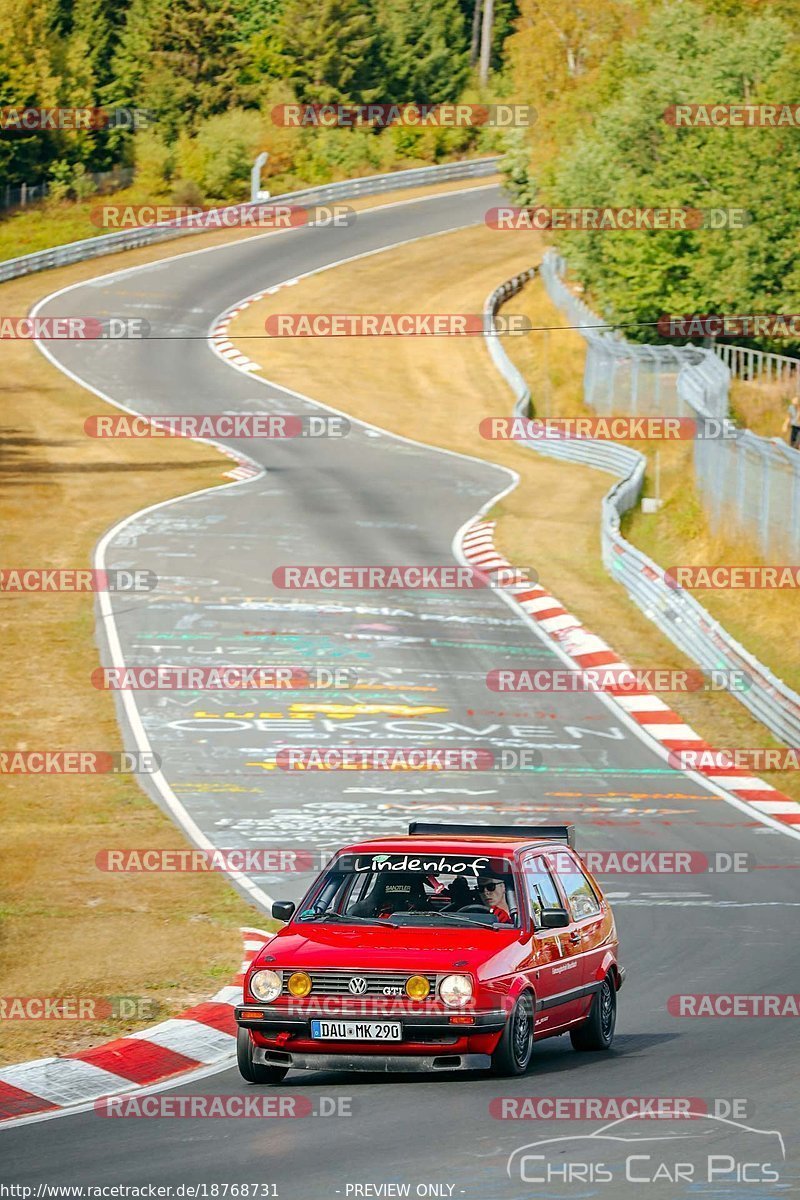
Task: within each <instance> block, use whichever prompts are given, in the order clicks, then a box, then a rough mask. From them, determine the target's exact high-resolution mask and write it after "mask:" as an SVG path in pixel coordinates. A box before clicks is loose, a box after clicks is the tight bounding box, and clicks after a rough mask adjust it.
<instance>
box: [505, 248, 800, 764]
mask: <svg viewBox="0 0 800 1200" xmlns="http://www.w3.org/2000/svg"><path fill="white" fill-rule="evenodd" d="M534 273H535V272H534V270H533V269H530V270H528V271H524V272H523V273H522V274H520V275H515V276H514V278H513V279H509V280H508V281H507V282H506V283H503V284H501V285H500V287H498V288H496V289H495V290H494V291H493V292H492V293H491V295H490V296H489V297H487V300H486V303H485V305H484V314H485V316H486V317H491V318H492V319H493V318H494V316H495V314H496V313H497V311H498V309H499V308H500V306H501V305H502V304H503V303H504V302H505V301H506V300H507V299H508V297H509V296H513V295H515V294H516V293H517V292H519V291H520V289H521V288H522V287H523V285H524V284H525V283H526V281H527V280H529V279H531V278H533V275H534ZM576 303H577V304H580V301H577V302H576ZM586 311H587V312H588V311H589V310H588V309H587V310H586ZM592 321H593V323H596V318H594V317H593V316H592ZM487 326H488V321H487ZM486 340H487V345H488V349H489V353H490V354H491V356H492V359H493V361H494V364H495V366H496V367H497V369H498V371H499V372H500V373H501V375H502V376H503V377H504V379H506V381H507V382H508V384H509V386H510V387H511V389H512V391H513V393H514V397H515V404H514V413H515V415H519V416H528V415H529V411H530V400H531V394H530V390H529V388H528V385H527V384H526V382H525V380H524V378H523V376H522V374H521V372H520V371H519V370H518V369H517V367H516V366H515V365H514V364H513V363H512V362H511V360H510V359H509V357H508V355H507V354H506V352H505V349H504V348H503V346H502V343H501V339H500V337H499V336H497V335H494V334H492V333H490V332H487V334H486ZM667 352H668V353H673V352H672V351H670V350H669V348H668V349H667ZM521 444H523V445H525V446H527V447H528V448H529V449H531V450H535V451H536V452H537V453H539V454H545V455H547V456H549V457H550V458H561V459H566V460H568V461H570V462H575V463H580V464H582V465H583V466H588V467H596V468H598V470H601V471H608V472H609V473H610V474H612V475H615V476H616V477H617V482H616V483H615V484H614V485H613V487H612V488H611V489H610V490H609V491H608V492H607V493H606V495H605V496H604V497H603V504H602V514H601V542H602V553H603V564H604V566H605V567H606V570H607V571H609V572H610V574H611V575H612V576H613V577H614V578H615V579H616V580H618V581H619V582H620V583H621V584H622V585H623V587H624V588H625V589H626V591H627V592H628V595H629V596H630V597H631V599H632V600H633V601H634V602H635V603H636V604H637V605H638V607H639V608H640V609H641V610H642V612H643V613H644V614H645V616H646V617H648V619H649V620H651V621H653V622H654V623H655V624H656V625H657V626H658V628H659V629H660V630H661V632H662V633H664V634H666V636H667V637H668V638H669V639H670V641H672V642H674V644H675V645H676V646H677V647H678V648H679V649H680V650H682V651H684V653H686V654H688V655H689V657H690V658H692V659H694V661H695V662H696V663H698V665H699V666H700V667H702V668H703V669H704V670H708V671H711V670H723V671H725V670H728V671H733V670H735V671H742V672H744V673H745V675H746V676H747V679H748V680H749V686H748V688H747V690H742V691H739V690H737V691H732V692H731V695H733V696H735V697H736V699H737V700H739V701H740V702H741V703H742V704H743V705H744V706H745V707H746V708H748V709H749V710H750V712H751V713H752V714H753V716H754V717H756V718H757V719H758V720H759V721H761V722H762V723H763V724H764V725H766V726H767V728H768V729H769V730H770V732H771V733H773V734H774V735H775V737H776V738H778V739H780V740H781V741H783V742H785V743H787V745H790V746H797V745H800V696H799V695H798V694H797V693H796V692H794V691H792V689H791V688H789V687H787V685H786V684H785V683H783V682H782V680H780V679H778V678H777V676H776V675H774V674H773V673H772V671H770V670H769V668H768V667H766V666H764V664H763V663H761V662H759V661H758V659H757V658H755V657H754V656H753V655H752V654H750V653H749V652H748V651H747V650H745V648H744V647H743V646H741V645H740V644H739V643H738V642H737V641H735V640H734V638H732V637H731V636H730V634H729V633H727V632H726V631H725V629H723V627H722V626H721V625H720V624H719V622H718V621H715V620H714V618H713V617H712V616H711V615H710V614H709V613H708V612H706V610H705V609H704V608H703V606H702V605H701V604H699V603H698V602H697V600H695V599H694V597H693V596H691V595H689V593H688V592H685V591H682V590H680V589H674V588H671V587H669V586H668V584H667V583H666V582H665V579H664V572H663V570H662V569H661V567H659V566H658V564H657V563H655V562H653V560H652V559H651V558H648V557H647V555H646V554H643V553H642V552H641V551H640V550H637V549H636V547H635V546H632V545H631V543H630V542H628V541H626V540H625V538H624V537H622V535H621V534H620V521H621V518H622V516H623V514H624V513H626V512H628V511H629V510H630V509H631V508H633V507H634V505H635V504H637V502H638V500H639V497H640V495H641V491H642V484H643V481H644V474H645V468H646V459H645V457H644V455H642V454H640V453H639V451H638V450H634V449H632V448H631V447H629V446H623V445H619V444H617V443H614V442H606V441H599V440H595V439H588V438H587V439H583V438H580V439H578V438H575V439H564V440H561V441H558V440H551V439H547V440H545V439H541V440H540V439H537V440H536V441H528V442H524V443H521Z"/></svg>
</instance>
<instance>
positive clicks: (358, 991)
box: [347, 975, 367, 996]
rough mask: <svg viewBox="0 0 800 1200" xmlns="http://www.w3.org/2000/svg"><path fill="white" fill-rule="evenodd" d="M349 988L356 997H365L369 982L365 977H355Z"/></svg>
mask: <svg viewBox="0 0 800 1200" xmlns="http://www.w3.org/2000/svg"><path fill="white" fill-rule="evenodd" d="M347 986H348V987H349V989H350V991H351V992H352V993H353V995H354V996H363V995H364V992H365V991H366V990H367V981H366V979H365V978H364V976H363V975H354V976H353V978H352V979H351V980H350V982H349V983H348V985H347Z"/></svg>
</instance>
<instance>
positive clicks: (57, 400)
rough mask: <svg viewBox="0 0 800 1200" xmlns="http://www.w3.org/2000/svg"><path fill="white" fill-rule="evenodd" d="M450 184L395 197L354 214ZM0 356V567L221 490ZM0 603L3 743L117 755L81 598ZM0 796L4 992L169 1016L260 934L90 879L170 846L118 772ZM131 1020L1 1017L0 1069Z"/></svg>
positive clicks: (35, 359)
mask: <svg viewBox="0 0 800 1200" xmlns="http://www.w3.org/2000/svg"><path fill="white" fill-rule="evenodd" d="M449 190H452V185H442V186H440V187H436V188H425V189H422V188H420V189H415V190H413V191H410V190H409V191H398V192H393V193H387V194H386V195H385V196H382V197H373V198H368V197H367V198H364V199H362V200H357V201H354V202H353V207H355V208H357V209H360V208H366V207H370V206H374V205H381V204H389V203H392V202H394V201H397V200H400V199H407V198H412V197H415V196H421V195H427V194H432V193H439V192H444V191H449ZM251 236H254V235H253V234H252V233H248V232H246V231H237V232H234V233H230V232H228V233H209V234H199V235H197V236H192V237H188V238H183V239H181V240H179V241H177V242H166V243H162V244H160V245H157V246H152V247H149V248H147V249H142V250H136V251H131V252H127V253H124V254H117V255H113V256H108V257H104V258H101V259H97V260H95V261H94V262H91V263H84V264H79V265H76V266H73V267H67V268H63V269H61V270H58V271H51V272H47V273H46V274H40V275H33V276H30V277H28V278H25V279H21V280H15V281H12V282H10V283H6V284H3V285H2V286H0V297H1V300H0V304H1V305H2V310H3V311H4V312H5V313H7V314H13V315H21V314H24V313H26V312H28V311H29V309H30V308H31V306H32V305H33V304H34V303H35V301H36V300H38V299H39V298H40V297H41V296H42V295H44V294H46V293H49V292H51V291H54V290H56V289H57V288H60V287H65V286H67V285H68V284H70V283H77V282H80V281H81V280H84V279H89V278H91V277H92V276H94V275H98V274H104V273H106V272H108V271H113V270H116V269H119V268H120V267H124V268H127V267H130V266H135V265H138V264H141V263H147V262H152V261H155V260H157V259H161V258H167V257H172V256H174V255H177V254H183V253H185V252H186V251H188V250H193V249H197V248H202V247H205V246H212V245H218V244H221V243H223V242H228V241H231V240H238V239H239V238H242V237H251ZM0 354H1V355H2V365H3V379H2V384H0V388H1V389H2V394H3V417H2V422H1V423H0V454H1V455H2V457H0V492H2V500H3V504H4V507H5V512H6V528H7V529H8V530H9V532H8V534H7V536H6V538H5V541H4V553H3V565H6V566H14V565H17V566H22V565H26V566H47V567H60V566H65V567H68V566H75V565H79V566H86V565H88V564H89V562H90V556H91V551H92V547H93V546H94V544H95V543H96V541H97V540H98V538H99V537H100V535H101V534H102V533H103V532H104V531H105V530H106V529H108V528H109V527H110V526H111V525H113V524H114V523H115V522H116V521H118V520H120V519H121V518H122V517H124V516H126V515H127V514H129V513H131V512H134V511H136V510H137V509H139V508H142V507H143V506H144V505H146V504H152V503H155V502H157V501H159V500H163V499H167V498H168V497H171V496H178V495H183V494H185V493H187V492H191V491H194V490H196V489H198V488H203V487H209V486H214V485H215V484H219V483H222V482H227V481H226V480H225V479H224V473H225V472H226V471H228V470H230V469H231V467H232V465H233V464H232V463H231V462H230V460H229V459H227V458H225V457H223V456H222V455H220V454H218V453H217V452H216V451H214V450H213V449H211V448H209V447H208V446H203V445H199V444H195V443H193V442H188V441H182V440H177V439H176V440H173V439H168V440H167V439H165V440H158V441H149V440H142V441H136V440H133V441H128V442H124V441H120V442H115V441H96V440H92V439H89V438H86V437H85V436H84V434H83V423H84V420H85V419H86V417H87V416H90V415H93V414H96V413H99V412H102V411H104V410H105V409H106V407H107V406H106V405H104V404H103V403H102V402H101V401H100V400H98V399H97V398H96V397H94V396H93V395H90V394H89V393H87V392H85V391H84V390H83V389H81V388H80V387H78V386H77V385H75V384H73V383H72V382H71V381H70V380H69V379H68V378H67V377H66V376H64V375H62V374H61V373H60V372H59V371H57V370H56V369H55V368H54V367H52V366H51V365H50V364H49V363H48V362H47V361H46V360H45V359H44V358H43V357H42V355H41V354H40V353H39V352H38V351H37V350H36V349H35V347H34V346H33V345H32V344H31V343H30V342H24V341H19V342H9V341H6V342H3V343H1V344H0ZM114 411H116V410H114ZM0 604H2V631H3V643H4V644H3V655H2V665H0V686H3V692H4V694H5V695H6V696H13V697H14V706H13V709H12V710H11V712H10V713H9V714H8V715H7V717H6V720H5V722H4V727H3V736H2V746H3V747H4V748H6V749H23V748H28V749H43V748H48V749H76V748H82V749H88V748H91V749H120V748H121V745H120V738H119V731H118V728H117V723H116V718H115V713H114V707H113V702H112V699H111V696H110V694H109V693H105V692H98V691H96V690H95V689H94V688H93V687H92V686H91V684H90V682H89V680H90V675H91V672H92V670H93V669H94V668H95V667H96V666H97V662H98V659H97V648H96V644H95V640H94V611H93V602H92V597H91V596H88V595H79V594H72V595H71V594H67V593H64V594H59V595H35V594H28V595H25V596H12V595H10V594H6V595H4V596H2V597H0ZM3 793H4V796H3V838H2V855H1V856H0V881H1V883H0V888H1V891H0V975H2V978H3V985H2V991H3V995H5V996H7V997H13V996H65V995H69V996H108V995H114V996H119V995H126V996H141V997H145V998H147V999H148V1000H149V1001H151V1002H152V1003H153V1004H154V1005H155V1006H156V1008H157V1010H158V1013H159V1015H163V1016H166V1015H171V1014H173V1013H175V1012H179V1011H181V1010H182V1009H183V1008H185V1007H186V1006H187V1005H188V1004H191V1003H193V1002H194V1001H196V1000H199V999H204V998H206V997H207V996H209V995H210V994H212V993H213V992H214V991H216V990H217V989H218V988H219V987H220V986H221V985H222V984H224V983H226V982H227V981H228V980H229V979H230V977H231V975H232V973H233V972H235V970H236V969H237V968H238V965H239V962H240V960H241V939H240V937H239V934H238V927H239V925H241V924H242V923H244V924H253V923H255V924H257V925H265V924H266V926H267V927H270V926H271V922H269V921H268V920H267V919H266V918H264V917H263V916H260V915H259V914H257V913H255V912H254V911H253V910H252V909H251V908H250V907H249V906H248V905H247V904H246V903H245V902H244V900H242V899H240V897H239V896H238V894H237V893H236V892H235V891H234V890H233V889H232V888H231V887H230V886H229V885H228V884H227V883H226V882H225V880H224V879H223V878H222V877H221V876H218V875H206V876H203V875H189V874H182V875H141V876H136V875H115V874H107V873H103V872H101V871H99V870H97V869H96V867H95V855H96V853H97V852H98V851H99V850H102V849H105V848H108V847H109V846H112V847H137V848H145V847H154V848H168V849H174V848H181V847H184V846H185V845H186V842H185V839H184V837H183V835H182V834H181V833H180V831H179V830H178V829H176V828H175V826H174V825H173V824H172V823H171V822H170V821H169V820H168V819H167V818H166V817H165V816H163V815H162V814H161V812H160V811H159V810H158V809H157V808H156V807H155V806H154V805H153V803H152V802H151V801H150V800H149V799H148V798H147V797H146V796H145V794H144V793H143V792H142V791H141V790H140V788H139V787H138V785H137V784H136V783H135V781H134V779H133V777H132V776H112V775H102V776H97V775H95V776H93V775H85V776H47V777H36V776H23V775H19V776H5V777H4V779H3ZM148 1011H149V1010H148ZM145 1023H146V1022H145ZM141 1024H142V1022H141V1021H140V1022H137V1021H135V1020H107V1021H104V1022H102V1023H98V1022H78V1021H60V1022H53V1021H50V1022H44V1021H19V1022H13V1023H4V1028H3V1032H4V1037H3V1041H2V1046H1V1047H0V1063H8V1062H16V1061H19V1060H22V1059H26V1058H31V1057H37V1056H40V1055H45V1054H54V1053H66V1052H68V1051H71V1050H77V1049H82V1048H85V1047H87V1046H90V1045H94V1044H97V1043H99V1042H102V1041H103V1040H105V1039H106V1038H109V1037H113V1036H119V1035H121V1034H122V1033H125V1032H130V1031H131V1030H132V1029H134V1028H136V1027H137V1026H138V1025H141Z"/></svg>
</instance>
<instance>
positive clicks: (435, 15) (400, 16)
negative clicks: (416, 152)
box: [378, 0, 470, 104]
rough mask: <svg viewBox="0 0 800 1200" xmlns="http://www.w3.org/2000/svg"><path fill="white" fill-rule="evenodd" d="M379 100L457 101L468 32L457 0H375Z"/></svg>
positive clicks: (464, 69) (464, 72) (466, 65)
mask: <svg viewBox="0 0 800 1200" xmlns="http://www.w3.org/2000/svg"><path fill="white" fill-rule="evenodd" d="M378 21H379V28H380V40H381V55H382V59H383V65H384V72H385V74H384V86H383V92H382V98H383V99H386V100H389V101H392V102H394V103H412V102H415V101H416V102H419V103H425V104H438V103H441V102H447V101H453V100H457V99H458V97H459V95H460V94H461V91H462V90H463V88H464V85H465V83H466V82H467V79H468V77H469V42H470V38H469V29H468V26H467V24H466V22H465V20H464V13H463V10H462V9H461V7H460V5H459V2H458V0H438V3H435V4H422V3H420V0H380V7H379V9H378Z"/></svg>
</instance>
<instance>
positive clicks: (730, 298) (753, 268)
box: [548, 0, 800, 340]
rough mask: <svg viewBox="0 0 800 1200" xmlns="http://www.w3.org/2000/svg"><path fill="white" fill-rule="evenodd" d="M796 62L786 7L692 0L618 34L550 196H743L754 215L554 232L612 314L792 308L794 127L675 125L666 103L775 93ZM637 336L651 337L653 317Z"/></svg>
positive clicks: (724, 200)
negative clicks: (723, 9)
mask: <svg viewBox="0 0 800 1200" xmlns="http://www.w3.org/2000/svg"><path fill="white" fill-rule="evenodd" d="M796 66H797V46H796V34H795V32H794V30H793V28H792V26H791V25H790V24H789V23H788V22H787V21H786V20H785V19H782V18H781V17H780V16H774V15H772V14H770V15H761V16H753V17H751V19H750V20H749V21H748V22H747V23H746V25H744V26H743V25H742V24H741V21H740V20H739V18H738V17H737V18H735V19H734V18H729V17H727V16H717V17H709V16H708V13H707V10H706V9H705V7H704V6H701V5H700V4H699V3H697V2H693V0H679V2H678V3H672V4H670V5H669V7H666V6H665V7H664V8H663V9H661V10H659V11H658V12H657V13H656V14H655V16H654V17H653V19H652V21H651V22H650V24H649V25H648V26H647V27H646V28H645V29H643V30H642V31H641V33H640V34H639V35H638V36H637V37H635V38H634V39H633V40H632V41H631V42H629V43H627V44H626V45H625V46H624V47H623V50H622V52H621V58H620V60H619V62H618V63H617V64H616V65H615V69H614V88H613V92H612V91H611V90H608V91H607V92H606V96H607V97H608V98H607V99H606V100H605V102H604V103H603V104H602V105H601V106H599V107H598V110H597V111H595V112H594V113H593V119H592V123H591V126H588V125H587V127H586V128H585V129H584V130H583V132H581V133H580V134H579V136H577V137H576V138H575V139H574V140H573V143H572V145H570V146H569V147H568V148H567V149H566V151H565V153H564V154H563V155H562V157H561V159H560V161H559V163H558V164H557V166H556V169H555V172H554V182H553V184H552V186H551V187H550V189H549V195H548V199H550V200H551V201H552V202H554V203H556V204H560V205H567V206H580V207H586V206H591V207H594V206H604V205H605V206H610V207H617V206H638V207H649V206H664V207H676V208H678V207H680V208H694V209H700V210H702V211H708V210H712V209H720V210H738V211H740V212H741V211H742V210H744V211H746V212H747V213H748V214H749V223H747V224H745V225H744V226H743V227H741V228H729V227H723V228H720V229H716V230H714V229H709V228H701V229H697V230H691V229H689V230H686V231H674V232H667V231H665V232H630V233H627V232H618V231H617V232H599V231H598V232H583V233H577V234H576V233H564V234H562V235H560V237H559V243H560V248H561V249H562V250H563V251H564V253H565V254H566V255H567V256H568V258H569V260H570V262H571V265H572V266H573V267H574V268H575V269H576V271H577V273H578V274H579V276H580V278H581V279H582V280H583V281H584V283H586V284H587V285H588V286H589V287H590V288H591V290H592V292H593V293H594V295H595V297H596V298H597V300H598V301H599V302H600V304H601V305H602V308H603V310H604V314H605V315H606V316H607V317H609V318H611V319H614V320H617V321H655V320H657V318H658V317H659V316H660V315H661V314H663V313H670V312H674V313H683V312H721V313H725V312H728V313H752V312H756V313H758V312H775V311H778V312H780V311H783V312H794V311H797V305H798V304H799V303H800V290H798V284H800V272H798V268H797V265H796V264H797V255H796V247H797V239H798V226H799V225H800V218H799V217H798V212H797V206H796V201H795V197H794V192H795V190H796V188H795V180H796V178H797V175H798V171H800V143H798V139H797V135H796V131H795V130H793V129H786V130H781V129H759V128H752V129H750V128H737V127H728V128H702V127H700V128H698V127H687V128H680V127H677V128H676V127H675V126H674V125H673V124H670V123H669V121H667V120H665V117H664V113H665V111H666V110H667V109H668V108H669V107H670V106H671V105H675V104H692V103H720V104H735V103H743V102H747V103H759V102H769V101H772V102H774V101H780V100H782V99H784V97H785V95H786V88H787V86H788V84H789V80H790V79H791V78H793V77H794V78H796V73H795V74H794V75H793V74H792V72H796ZM601 94H602V93H601ZM641 338H642V339H643V340H653V338H654V333H653V330H652V329H648V330H643V331H642V333H641Z"/></svg>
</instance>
